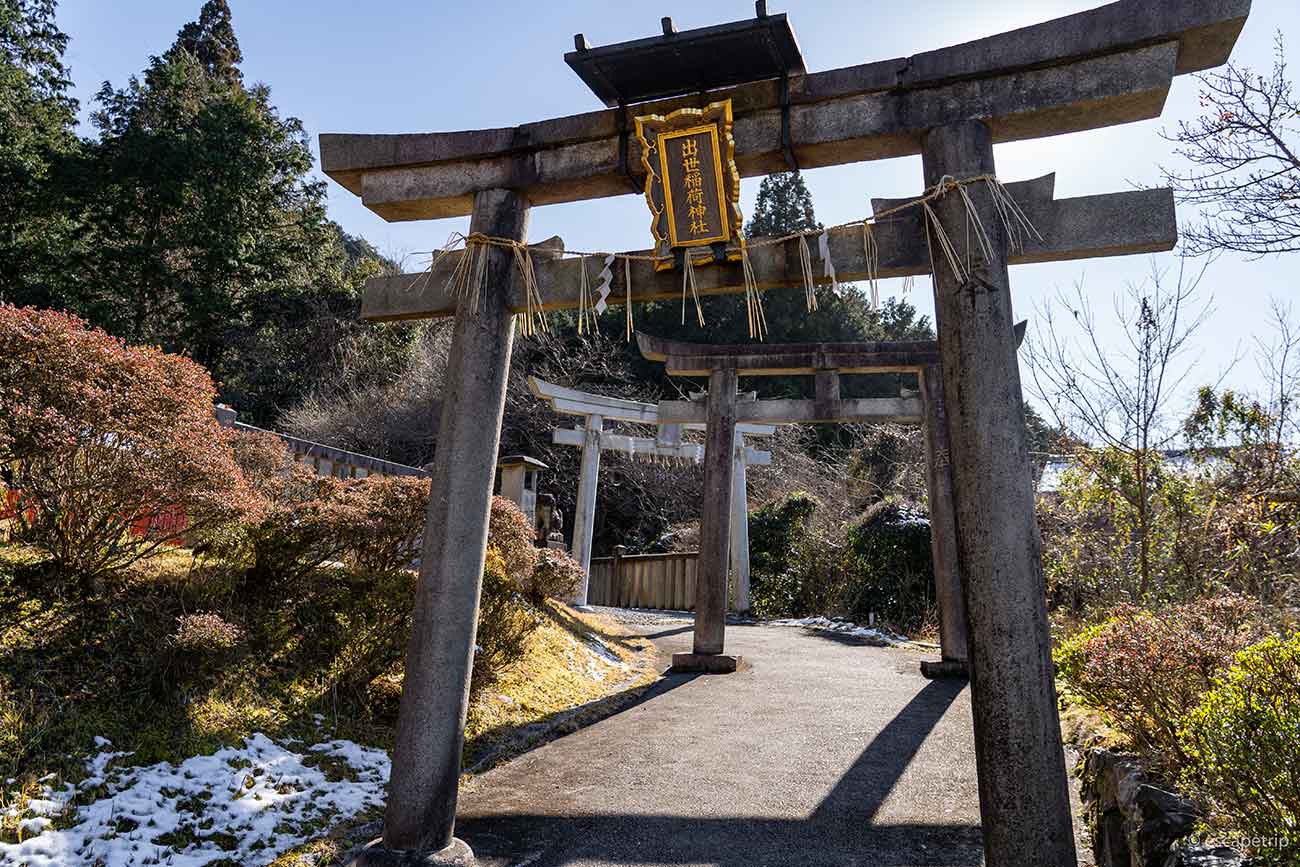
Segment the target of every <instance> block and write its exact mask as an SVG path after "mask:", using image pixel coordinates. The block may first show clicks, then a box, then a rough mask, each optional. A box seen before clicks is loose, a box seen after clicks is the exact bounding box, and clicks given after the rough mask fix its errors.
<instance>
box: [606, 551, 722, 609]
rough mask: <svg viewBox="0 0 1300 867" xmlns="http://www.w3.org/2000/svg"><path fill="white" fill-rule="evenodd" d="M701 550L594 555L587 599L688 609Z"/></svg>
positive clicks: (612, 603)
mask: <svg viewBox="0 0 1300 867" xmlns="http://www.w3.org/2000/svg"><path fill="white" fill-rule="evenodd" d="M698 560H699V552H697V551H684V552H679V553H674V554H634V555H631V556H624V555H619V556H614V557H592V558H591V579H590V582H589V584H588V586H587V601H588V602H589V603H590V604H592V605H614V606H618V607H621V608H657V609H661V610H669V611H689V610H691V609H693V608H694V607H695V574H696V569H697V567H698Z"/></svg>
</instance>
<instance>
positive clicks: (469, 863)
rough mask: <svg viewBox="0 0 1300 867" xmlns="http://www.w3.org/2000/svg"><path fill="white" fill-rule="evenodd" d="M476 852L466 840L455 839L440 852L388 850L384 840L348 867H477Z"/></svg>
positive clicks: (351, 862)
mask: <svg viewBox="0 0 1300 867" xmlns="http://www.w3.org/2000/svg"><path fill="white" fill-rule="evenodd" d="M477 864H478V862H477V861H475V860H474V851H473V850H472V849H470V848H469V844H468V843H466V842H465V841H464V840H461V839H458V838H453V839H452V841H451V845H450V846H448V847H447V848H446V849H442V850H440V851H438V852H413V851H410V850H399V849H386V848H384V841H383V840H382V839H379V840H374V841H372V842H370V843H368V844H366V848H364V849H362V850H361V851H360V852H359V853H358V854H357V856H356V857H355V858H353V859H352V860H351V861H349V862H348V867H475V865H477Z"/></svg>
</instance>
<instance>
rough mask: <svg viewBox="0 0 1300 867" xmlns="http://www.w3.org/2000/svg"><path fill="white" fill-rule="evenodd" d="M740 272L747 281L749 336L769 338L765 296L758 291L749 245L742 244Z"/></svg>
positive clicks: (746, 305) (761, 338)
mask: <svg viewBox="0 0 1300 867" xmlns="http://www.w3.org/2000/svg"><path fill="white" fill-rule="evenodd" d="M740 273H741V275H742V276H743V277H744V281H745V315H746V316H747V317H748V319H749V337H750V339H751V340H752V339H754V338H755V337H757V338H758V339H759V340H766V339H767V314H766V313H764V312H763V296H762V295H760V294H759V291H758V278H757V277H755V276H754V266H753V265H752V264H750V261H749V247H748V245H746V244H743V243H742V244H741V245H740Z"/></svg>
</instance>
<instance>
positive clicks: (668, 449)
mask: <svg viewBox="0 0 1300 867" xmlns="http://www.w3.org/2000/svg"><path fill="white" fill-rule="evenodd" d="M528 388H529V390H530V391H532V393H533V395H534V396H536V397H538V398H541V399H542V400H545V401H547V402H548V403H550V404H551V408H552V409H553V410H555V411H556V412H558V413H561V414H563V415H572V416H577V417H579V418H582V419H583V426H582V427H581V428H575V429H569V428H556V429H555V430H554V431H553V432H552V435H551V441H552V442H554V443H556V444H557V445H569V446H577V447H579V448H581V449H582V464H581V469H580V470H579V476H578V497H577V503H576V508H575V513H574V518H573V558H574V559H575V560H577V561H578V562H579V563H580V564H581V565H582V570H583V573H584V576H585V575H587V574H590V569H591V540H592V535H593V531H594V529H595V515H596V488H597V479H598V477H599V473H600V453H601V452H602V451H617V452H624V453H626V454H643V455H656V456H659V457H667V458H680V459H684V460H689V461H692V462H694V463H700V462H702V461H703V459H704V447H703V446H701V445H699V444H697V443H687V442H682V439H681V431H682V428H683V427H686V428H690V429H697V430H702V429H703V428H704V425H702V424H688V425H677V424H668V425H662V426H659V410H658V407H657V406H656V405H655V404H653V403H642V402H640V401H634V400H625V399H623V398H617V397H608V396H606V395H602V394H592V393H590V392H585V391H578V390H577V389H572V388H565V387H564V386H562V385H556V384H555V383H552V382H547V381H546V380H543V379H538V378H537V377H535V376H530V377H528ZM606 421H624V422H632V423H638V424H649V425H656V426H658V428H659V429H658V434H657V436H656V437H655V439H650V438H649V437H635V436H627V435H624V434H614V433H610V432H608V431H606V430H605V429H604V423H605V422H606ZM775 430H776V428H775V427H774V426H772V425H767V424H742V425H737V426H736V433H735V441H734V444H733V448H732V463H733V474H732V497H731V520H730V532H731V538H732V542H733V544H732V545H731V551H730V566H731V575H732V578H733V580H734V582H735V583H734V588H735V605H736V610H737V611H741V612H746V611H748V610H749V515H748V511H747V510H748V505H747V504H748V497H747V490H748V485H747V482H746V467H749V466H765V465H767V464H770V463H771V462H772V454H771V452H766V451H759V450H757V449H753V448H750V447H748V446H746V445H745V440H744V438H745V437H747V436H751V437H754V436H760V437H767V436H771V435H772V434H773V433H774V432H775ZM587 594H588V582H587V578H586V577H584V578H583V582H582V586H581V587H580V588H579V590H578V593H577V594H576V596H575V599H574V604H576V605H586V604H587Z"/></svg>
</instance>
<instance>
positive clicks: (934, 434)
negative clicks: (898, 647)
mask: <svg viewBox="0 0 1300 867" xmlns="http://www.w3.org/2000/svg"><path fill="white" fill-rule="evenodd" d="M917 378H918V380H919V384H920V386H921V402H922V403H923V404H924V406H925V424H924V425H923V431H924V435H925V481H926V499H927V500H929V505H930V561H931V563H932V565H933V568H934V595H935V598H936V600H937V601H938V603H939V654H940V657H941V659H940V660H939V662H930V661H926V662H922V663H921V673H922V674H924V675H925V676H926V677H932V678H933V677H962V676H965V675H967V674H968V673H969V668H968V659H969V655H970V627H969V620H968V619H967V617H966V602H965V600H964V598H963V593H962V587H961V582H962V578H961V567H960V566H959V564H958V561H959V557H958V554H957V513H956V511H955V506H954V505H953V492H952V453H951V449H950V448H949V446H948V412H947V409H946V408H945V406H944V400H943V373H942V371H941V369H940V367H939V365H937V364H932V365H928V366H927V367H924V368H922V370H921V372H920V373H919V374H918V376H917Z"/></svg>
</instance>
